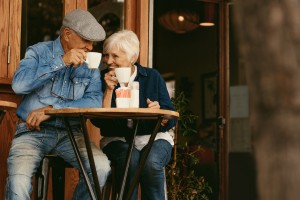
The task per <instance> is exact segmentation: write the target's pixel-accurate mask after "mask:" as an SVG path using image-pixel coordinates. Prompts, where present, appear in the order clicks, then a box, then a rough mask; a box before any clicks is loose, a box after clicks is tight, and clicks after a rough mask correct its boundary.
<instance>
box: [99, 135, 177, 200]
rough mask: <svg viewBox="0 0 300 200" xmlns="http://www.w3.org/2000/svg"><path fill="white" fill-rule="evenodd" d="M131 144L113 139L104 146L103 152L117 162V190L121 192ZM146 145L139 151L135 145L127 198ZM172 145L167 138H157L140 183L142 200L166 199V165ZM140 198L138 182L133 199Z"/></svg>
mask: <svg viewBox="0 0 300 200" xmlns="http://www.w3.org/2000/svg"><path fill="white" fill-rule="evenodd" d="M128 147H129V144H128V143H126V142H123V141H113V142H110V143H109V144H107V145H106V146H105V147H104V148H103V152H104V153H105V154H106V155H107V156H108V158H109V159H110V160H112V161H113V162H115V163H116V166H115V169H116V176H115V177H116V190H117V192H119V190H120V186H121V181H122V176H123V171H124V168H125V159H126V154H127V149H128ZM145 149H146V147H144V148H143V149H142V150H141V151H138V150H137V149H136V148H135V147H133V150H132V155H131V160H130V165H129V170H128V174H127V180H126V185H125V189H124V195H123V199H125V197H126V195H127V193H128V190H129V187H130V185H131V183H132V181H133V178H134V175H135V172H136V171H137V168H138V164H139V162H140V160H141V158H142V156H143V154H144V151H145ZM171 152H172V146H171V144H170V143H169V142H168V141H166V140H162V139H159V140H155V141H154V143H153V146H152V148H151V151H150V153H149V156H148V158H147V160H146V163H145V165H144V168H143V170H142V174H141V176H140V180H139V183H140V185H141V192H142V200H164V199H165V191H164V188H165V187H164V183H165V174H164V166H166V165H167V164H168V162H169V161H170V159H171ZM137 199H138V184H137V186H136V187H135V190H134V192H133V195H132V197H131V200H137Z"/></svg>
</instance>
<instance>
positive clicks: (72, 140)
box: [62, 117, 97, 200]
mask: <svg viewBox="0 0 300 200" xmlns="http://www.w3.org/2000/svg"><path fill="white" fill-rule="evenodd" d="M62 118H63V120H64V123H65V126H66V129H67V132H68V135H69V138H70V140H71V144H72V147H73V149H74V152H75V155H76V158H77V161H78V163H79V167H80V170H81V172H82V174H83V177H84V180H85V183H86V184H87V186H88V190H89V193H90V195H91V198H92V199H93V200H97V199H96V196H95V194H94V191H93V187H92V185H91V182H90V180H89V177H88V175H87V173H86V170H85V168H84V165H83V162H82V159H81V156H80V153H79V150H78V147H77V144H76V141H75V138H74V135H73V133H72V129H71V126H70V124H69V121H68V118H67V117H62Z"/></svg>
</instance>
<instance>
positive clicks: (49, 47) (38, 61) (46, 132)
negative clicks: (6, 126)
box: [5, 9, 110, 200]
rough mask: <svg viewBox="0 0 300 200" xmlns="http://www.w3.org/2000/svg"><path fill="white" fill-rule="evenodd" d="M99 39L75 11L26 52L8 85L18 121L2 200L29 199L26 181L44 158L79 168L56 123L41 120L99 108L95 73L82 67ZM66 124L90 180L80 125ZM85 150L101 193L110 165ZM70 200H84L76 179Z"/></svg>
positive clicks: (96, 28) (86, 16)
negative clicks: (54, 34) (52, 112)
mask: <svg viewBox="0 0 300 200" xmlns="http://www.w3.org/2000/svg"><path fill="white" fill-rule="evenodd" d="M104 38H105V31H104V30H103V28H102V26H101V25H100V24H99V23H98V22H97V21H96V19H95V18H94V17H93V16H92V15H91V14H90V13H89V12H88V11H83V10H80V9H77V10H74V11H72V12H70V13H68V14H67V15H66V16H65V18H64V20H63V24H62V28H61V34H60V37H58V38H57V39H56V40H55V41H51V42H42V43H38V44H36V45H33V46H31V47H29V48H28V49H27V51H26V55H25V58H24V59H23V60H21V61H20V64H19V69H18V70H17V71H16V72H15V74H14V79H13V83H12V87H13V90H14V91H15V93H16V94H22V95H24V96H23V99H22V103H21V105H20V106H19V108H18V110H17V112H16V114H17V116H18V117H19V118H20V119H19V121H18V126H17V128H16V132H15V136H14V140H13V141H12V144H11V149H10V152H9V157H8V159H7V164H8V174H9V177H8V178H7V184H6V195H5V196H6V197H5V198H6V199H10V200H12V199H22V200H25V199H26V200H27V199H28V200H29V199H30V193H31V192H32V185H31V184H32V177H33V175H34V173H35V172H36V170H37V168H38V166H39V164H40V161H41V160H42V159H43V157H44V156H45V155H46V154H52V155H58V156H60V157H61V158H63V159H64V160H65V161H67V162H69V163H70V164H71V165H73V166H74V168H76V169H78V168H79V165H78V163H77V159H76V156H75V153H74V151H73V148H72V145H71V143H70V140H69V137H68V134H67V130H66V128H65V126H64V123H63V121H62V118H60V117H50V116H47V115H45V114H44V110H47V109H59V108H65V107H70V108H74V107H75V108H83V107H92V108H96V107H102V98H103V93H102V92H101V82H100V72H99V70H91V69H88V68H87V65H86V64H85V63H84V62H83V61H84V59H85V57H86V52H89V51H91V50H92V48H93V41H102V40H104ZM69 121H70V125H71V127H72V132H73V134H74V137H75V140H76V142H77V145H78V148H79V150H80V154H81V157H82V159H83V162H84V166H85V168H86V170H87V173H88V175H89V177H90V180H93V179H92V178H91V177H92V175H91V169H90V165H89V163H88V157H87V152H86V149H85V144H84V137H83V134H82V131H81V127H80V121H79V119H78V118H70V119H69ZM91 146H92V150H93V153H94V159H95V163H96V169H97V174H98V179H99V183H100V187H101V188H102V187H103V186H104V184H105V181H106V178H107V176H108V174H109V173H110V165H109V164H110V163H109V160H108V159H107V157H106V155H105V154H103V152H102V151H101V150H100V149H98V148H97V147H96V145H95V144H94V143H93V142H91ZM92 184H93V183H92ZM73 199H84V200H86V199H90V195H89V192H88V189H87V186H86V184H85V182H84V179H83V176H82V175H80V179H79V183H78V184H77V186H76V188H75V192H74V195H73Z"/></svg>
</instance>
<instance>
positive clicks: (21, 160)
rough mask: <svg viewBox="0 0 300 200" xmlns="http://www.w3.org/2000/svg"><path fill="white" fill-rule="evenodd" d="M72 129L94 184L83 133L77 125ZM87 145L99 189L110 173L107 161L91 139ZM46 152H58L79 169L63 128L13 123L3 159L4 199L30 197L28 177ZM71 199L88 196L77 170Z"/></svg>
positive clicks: (56, 153) (26, 199) (30, 184)
mask: <svg viewBox="0 0 300 200" xmlns="http://www.w3.org/2000/svg"><path fill="white" fill-rule="evenodd" d="M72 131H73V135H74V138H75V140H76V143H77V146H78V149H79V151H80V155H81V158H82V161H83V164H84V166H85V169H86V171H87V173H88V176H89V179H90V181H91V183H92V186H93V188H94V183H93V181H92V180H93V179H92V174H91V168H90V165H89V161H88V156H87V152H86V148H85V143H84V137H83V134H82V132H81V130H80V129H79V127H72ZM91 146H92V151H93V155H94V159H95V164H96V170H97V174H98V179H99V183H100V187H101V189H102V188H103V186H104V184H105V181H106V178H107V176H108V175H109V173H110V161H109V160H108V159H107V157H106V155H105V154H104V153H103V152H102V151H101V150H100V149H98V148H97V146H96V145H95V144H94V143H93V142H91ZM46 154H51V155H58V156H59V157H61V158H63V159H64V160H65V161H67V162H68V163H70V164H71V165H72V166H73V167H74V168H76V169H79V164H78V162H77V159H76V156H75V153H74V151H73V148H72V145H71V142H70V139H69V136H68V133H67V131H66V129H62V128H54V127H41V130H40V131H38V130H33V131H32V130H27V128H26V123H20V124H19V125H18V126H17V129H16V133H15V136H14V139H13V141H12V144H11V148H10V151H9V156H8V159H7V170H8V174H9V177H8V178H7V184H6V194H5V199H6V200H16V199H18V200H20V199H22V200H30V194H31V192H32V177H33V175H34V174H35V172H36V171H37V168H38V167H39V165H40V162H41V160H42V159H43V157H44V156H45V155H46ZM94 191H95V188H94ZM72 199H81V200H82V199H84V200H86V199H91V198H90V195H89V192H88V188H87V185H86V184H85V181H84V179H83V176H82V174H81V173H80V177H79V183H78V184H77V186H76V188H75V191H74V194H73V198H72Z"/></svg>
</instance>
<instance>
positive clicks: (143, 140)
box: [100, 65, 174, 151]
mask: <svg viewBox="0 0 300 200" xmlns="http://www.w3.org/2000/svg"><path fill="white" fill-rule="evenodd" d="M136 75H137V67H136V66H135V65H134V72H133V74H132V76H130V79H129V83H128V87H129V88H130V85H131V83H132V82H133V81H134V79H135V77H136ZM132 125H133V122H132V119H128V123H127V126H128V127H132ZM149 139H150V135H137V136H136V137H135V141H134V147H135V148H136V149H137V150H139V151H141V150H142V149H143V148H144V146H146V145H147V144H148V141H149ZM158 139H163V140H166V141H168V142H169V143H170V144H171V145H172V146H173V145H174V140H173V138H172V137H171V135H170V134H169V132H159V133H157V135H156V137H155V140H158ZM117 140H121V141H123V142H126V140H125V137H103V138H102V139H101V140H100V148H101V149H103V148H104V147H105V146H106V145H107V144H108V143H110V142H113V141H117Z"/></svg>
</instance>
